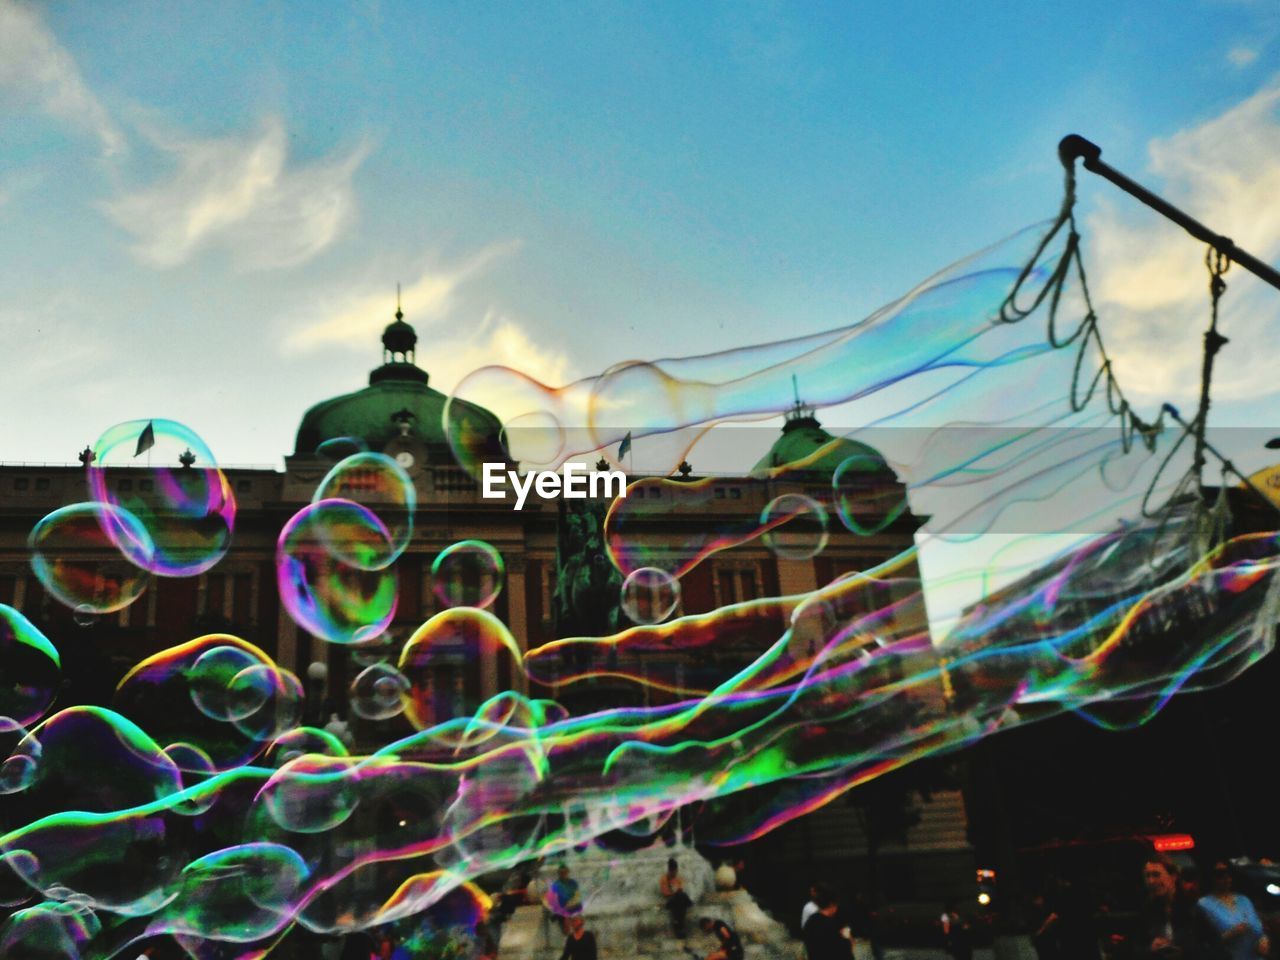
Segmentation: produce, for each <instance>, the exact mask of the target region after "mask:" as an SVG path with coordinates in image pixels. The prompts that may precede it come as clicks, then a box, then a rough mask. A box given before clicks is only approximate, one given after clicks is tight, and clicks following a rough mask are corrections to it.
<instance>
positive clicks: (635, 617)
mask: <svg viewBox="0 0 1280 960" xmlns="http://www.w3.org/2000/svg"><path fill="white" fill-rule="evenodd" d="M679 605H680V581H679V580H677V579H676V578H675V577H673V576H672V575H671V574H669V573H667V571H665V570H659V569H658V568H657V567H641V568H640V569H638V570H633V571H632V572H631V573H629V574H628V575H627V579H625V580H624V581H622V612H623V613H625V614H626V615H627V617H628V618H630V620H631V622H632V623H661V622H662V621H663V620H666V619H667V617H669V616H671V614H672V613H674V612H675V609H676V607H678V606H679Z"/></svg>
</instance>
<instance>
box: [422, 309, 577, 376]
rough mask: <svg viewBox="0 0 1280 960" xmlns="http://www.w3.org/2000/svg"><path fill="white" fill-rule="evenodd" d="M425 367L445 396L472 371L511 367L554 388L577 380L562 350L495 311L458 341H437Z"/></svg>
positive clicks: (436, 339) (434, 341)
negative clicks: (481, 368) (542, 340)
mask: <svg viewBox="0 0 1280 960" xmlns="http://www.w3.org/2000/svg"><path fill="white" fill-rule="evenodd" d="M425 365H426V366H427V367H428V368H429V370H430V372H431V385H432V386H433V387H435V388H436V389H437V390H442V391H444V392H445V393H448V392H449V391H450V390H451V389H452V388H453V387H454V386H456V385H457V383H458V382H459V381H460V380H461V379H462V378H463V377H465V376H466V375H467V374H469V373H471V372H472V371H473V370H477V369H479V368H480V367H486V366H490V365H499V366H506V367H512V368H513V369H516V370H519V371H520V372H521V373H524V374H526V375H528V376H530V377H533V378H534V379H535V380H539V381H541V382H542V383H546V384H549V385H551V386H553V387H554V386H560V385H562V384H566V383H569V382H570V381H571V380H572V379H574V376H575V375H574V371H573V367H572V365H571V364H570V362H569V357H568V355H567V354H565V353H564V351H563V350H560V349H558V348H556V347H553V346H550V345H549V344H546V343H543V342H540V341H539V340H538V339H537V338H536V337H535V336H534V335H533V334H531V333H530V332H529V331H528V330H526V329H525V328H524V327H523V326H521V325H520V324H519V323H517V322H516V321H515V320H513V319H511V318H510V317H507V316H503V315H501V314H499V313H496V312H493V311H490V312H489V313H487V314H485V317H484V319H483V320H481V321H480V323H479V324H478V325H476V326H475V328H474V329H472V330H471V331H470V332H469V333H467V334H466V335H464V336H461V337H458V338H457V339H456V340H453V341H449V342H442V341H441V340H440V339H439V338H434V340H433V348H432V351H431V354H430V358H429V361H427V362H426V363H425Z"/></svg>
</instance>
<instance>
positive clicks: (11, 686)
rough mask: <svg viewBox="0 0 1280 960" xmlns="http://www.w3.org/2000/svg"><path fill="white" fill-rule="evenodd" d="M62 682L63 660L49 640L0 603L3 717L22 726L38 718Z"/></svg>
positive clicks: (0, 703)
mask: <svg viewBox="0 0 1280 960" xmlns="http://www.w3.org/2000/svg"><path fill="white" fill-rule="evenodd" d="M61 681H62V659H61V658H60V657H59V656H58V651H57V649H55V648H54V646H53V644H52V643H50V642H49V639H48V637H46V636H45V635H44V634H43V633H41V632H40V630H39V629H37V628H36V626H35V625H34V624H33V623H32V622H31V621H30V620H28V619H27V618H26V617H25V616H24V615H23V614H22V613H21V612H20V611H18V610H15V609H14V608H13V607H10V606H8V605H7V604H3V603H0V718H3V719H4V720H5V721H7V722H11V723H17V724H19V725H21V724H26V723H31V722H32V721H34V720H37V719H39V718H40V717H41V716H42V715H43V714H44V712H45V711H46V710H47V709H49V705H50V704H51V703H53V698H54V695H55V694H56V693H57V690H58V687H59V685H60V684H61Z"/></svg>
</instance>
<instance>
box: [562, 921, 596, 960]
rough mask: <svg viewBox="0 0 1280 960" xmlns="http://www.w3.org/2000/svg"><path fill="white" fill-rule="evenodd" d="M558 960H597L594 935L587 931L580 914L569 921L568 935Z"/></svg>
mask: <svg viewBox="0 0 1280 960" xmlns="http://www.w3.org/2000/svg"><path fill="white" fill-rule="evenodd" d="M560 960H597V952H596V935H595V934H594V933H592V932H591V931H590V930H588V929H587V924H586V921H585V920H583V919H582V916H581V915H580V914H579V915H578V916H575V917H573V918H572V919H571V920H570V921H569V935H568V936H567V937H565V941H564V950H563V951H562V952H561V953H560Z"/></svg>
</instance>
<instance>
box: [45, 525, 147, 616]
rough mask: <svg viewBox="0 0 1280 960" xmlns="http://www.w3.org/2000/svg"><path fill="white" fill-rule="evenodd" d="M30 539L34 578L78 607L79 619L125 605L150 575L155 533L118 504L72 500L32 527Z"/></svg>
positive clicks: (145, 586) (51, 593)
mask: <svg viewBox="0 0 1280 960" xmlns="http://www.w3.org/2000/svg"><path fill="white" fill-rule="evenodd" d="M27 543H28V546H29V547H30V548H31V569H32V571H33V572H34V573H35V575H36V578H37V579H38V580H39V581H40V583H41V585H42V586H43V587H44V588H45V590H46V591H48V593H49V595H50V596H51V597H53V598H54V599H55V600H57V601H58V602H59V603H62V604H65V605H66V606H68V607H70V608H71V609H72V610H74V611H75V616H76V622H77V623H89V622H91V618H93V617H94V616H95V615H96V614H101V613H112V612H114V611H116V610H121V609H123V608H125V607H127V606H128V605H129V604H131V603H133V601H135V600H137V599H138V597H139V596H141V595H142V592H143V591H144V590H146V589H147V584H148V583H150V580H151V577H150V574H149V573H148V570H149V569H150V567H151V566H152V565H153V562H152V561H153V559H154V557H155V545H154V543H153V542H152V539H151V534H150V533H149V532H148V531H147V529H146V528H145V527H144V526H143V525H142V522H141V521H140V520H139V519H138V518H137V516H135V515H134V514H133V513H131V512H130V511H129V510H126V509H124V508H123V507H119V506H116V505H114V504H109V503H73V504H71V505H70V506H66V507H61V508H59V509H57V510H54V511H53V512H52V513H50V514H48V515H47V516H45V517H43V518H42V519H41V520H40V521H39V522H38V523H37V524H36V525H35V526H34V527H33V528H32V530H31V535H30V536H29V537H28V539H27ZM121 543H125V544H127V545H128V549H127V550H123V548H121V547H120V544H121ZM122 550H123V552H122Z"/></svg>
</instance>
